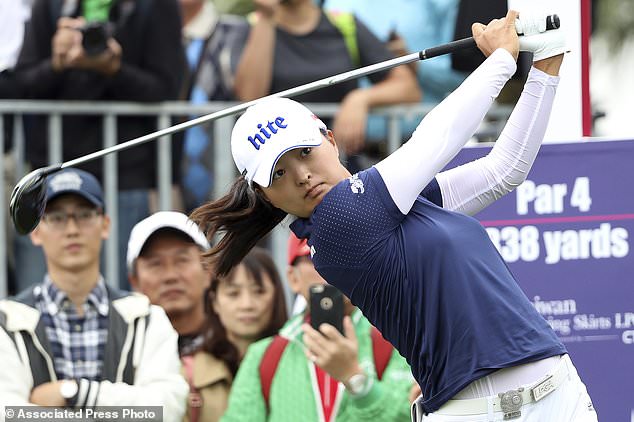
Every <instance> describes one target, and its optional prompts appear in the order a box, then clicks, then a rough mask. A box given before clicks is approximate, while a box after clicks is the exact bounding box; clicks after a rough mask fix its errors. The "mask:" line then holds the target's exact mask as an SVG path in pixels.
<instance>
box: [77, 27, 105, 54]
mask: <svg viewBox="0 0 634 422" xmlns="http://www.w3.org/2000/svg"><path fill="white" fill-rule="evenodd" d="M81 33H82V35H83V38H82V47H83V48H84V51H85V52H86V55H87V56H97V55H99V54H101V53H103V52H104V51H105V50H106V49H107V48H108V38H110V30H109V26H108V24H107V23H104V22H89V23H87V24H86V25H84V26H83V27H82V28H81Z"/></svg>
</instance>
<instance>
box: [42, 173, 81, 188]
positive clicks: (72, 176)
mask: <svg viewBox="0 0 634 422" xmlns="http://www.w3.org/2000/svg"><path fill="white" fill-rule="evenodd" d="M82 183H84V181H83V180H81V177H79V175H78V174H77V173H62V174H58V175H57V176H55V177H53V178H52V179H51V181H50V182H49V184H50V186H51V189H53V192H59V191H61V190H81V185H82Z"/></svg>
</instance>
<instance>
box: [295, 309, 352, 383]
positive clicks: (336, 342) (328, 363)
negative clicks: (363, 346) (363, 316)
mask: <svg viewBox="0 0 634 422" xmlns="http://www.w3.org/2000/svg"><path fill="white" fill-rule="evenodd" d="M343 328H344V332H345V336H342V335H341V333H339V331H337V329H336V328H335V327H333V326H332V325H330V324H322V325H321V326H320V327H319V331H317V330H315V329H314V328H312V327H311V326H310V325H308V324H303V325H302V329H303V330H304V344H305V345H306V356H307V357H308V359H310V360H312V361H313V362H314V363H315V365H317V366H319V367H320V368H321V369H323V370H324V371H326V372H327V373H328V374H329V375H330V376H331V377H333V378H334V379H336V380H338V381H341V382H344V383H345V382H347V381H348V380H349V379H350V377H351V376H352V375H354V374H358V373H360V372H362V371H361V368H360V367H359V359H358V354H359V344H358V342H357V336H356V335H355V332H354V327H353V325H352V320H351V319H350V317H349V316H346V317H345V318H344V319H343Z"/></svg>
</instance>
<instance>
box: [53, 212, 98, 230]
mask: <svg viewBox="0 0 634 422" xmlns="http://www.w3.org/2000/svg"><path fill="white" fill-rule="evenodd" d="M102 214H103V212H102V211H101V210H99V209H96V208H80V209H78V210H77V211H75V212H64V211H51V212H47V213H45V214H44V215H43V216H42V221H44V222H46V224H48V225H49V226H51V227H52V228H54V229H57V230H62V229H64V228H66V225H67V224H68V220H70V219H71V218H72V219H73V220H75V223H76V224H77V226H78V227H79V228H86V227H89V226H91V225H92V224H94V222H95V221H96V219H97V217H98V216H100V215H102Z"/></svg>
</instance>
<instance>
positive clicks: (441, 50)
mask: <svg viewBox="0 0 634 422" xmlns="http://www.w3.org/2000/svg"><path fill="white" fill-rule="evenodd" d="M517 25H518V21H516V27H517ZM560 25H561V22H560V20H559V16H558V15H548V16H546V30H547V31H550V30H553V29H558V28H559V27H560ZM518 35H522V34H521V33H520V32H519V31H518ZM473 47H477V44H476V42H475V40H474V39H473V37H469V38H463V39H460V40H456V41H452V42H450V43H447V44H443V45H439V46H437V47H431V48H427V49H425V50H421V51H419V53H418V56H419V59H420V60H425V59H431V58H432V57H437V56H442V55H444V54H449V53H453V52H454V51H458V50H463V49H465V48H473Z"/></svg>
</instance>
